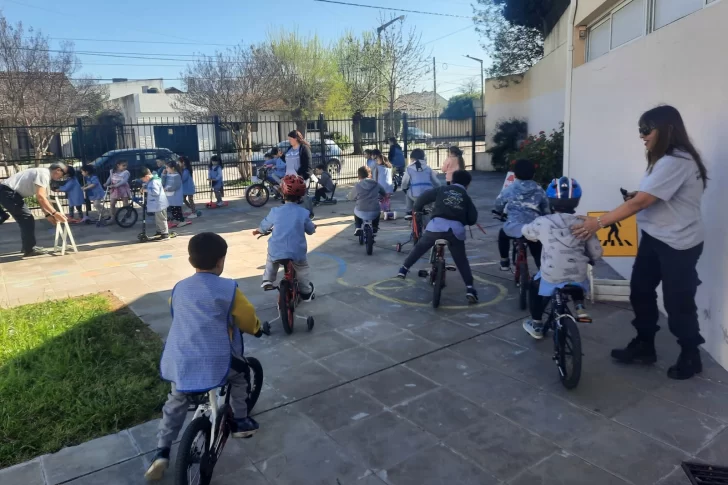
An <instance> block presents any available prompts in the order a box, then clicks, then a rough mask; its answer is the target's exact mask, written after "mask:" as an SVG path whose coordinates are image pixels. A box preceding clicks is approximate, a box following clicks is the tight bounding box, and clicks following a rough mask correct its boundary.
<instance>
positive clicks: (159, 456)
mask: <svg viewBox="0 0 728 485" xmlns="http://www.w3.org/2000/svg"><path fill="white" fill-rule="evenodd" d="M168 467H169V448H157V453H156V454H155V455H154V458H152V464H151V465H149V468H147V471H146V473H145V474H144V478H146V479H147V480H149V481H156V480H161V479H162V477H164V471H165V470H166V469H167V468H168Z"/></svg>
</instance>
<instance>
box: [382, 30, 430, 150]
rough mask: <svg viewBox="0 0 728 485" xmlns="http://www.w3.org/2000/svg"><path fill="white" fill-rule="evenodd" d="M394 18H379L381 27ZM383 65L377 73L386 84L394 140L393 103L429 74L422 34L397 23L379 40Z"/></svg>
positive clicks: (389, 118)
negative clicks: (406, 29)
mask: <svg viewBox="0 0 728 485" xmlns="http://www.w3.org/2000/svg"><path fill="white" fill-rule="evenodd" d="M394 19H395V17H394V16H392V17H389V18H387V17H385V16H381V17H380V22H381V23H382V24H384V23H386V22H389V21H392V20H394ZM377 43H378V46H379V48H380V49H381V57H382V62H381V63H379V65H378V66H377V72H378V74H379V76H380V79H381V81H382V83H383V84H384V88H385V89H384V98H385V101H386V104H387V108H388V110H389V116H388V121H389V128H388V134H387V135H388V136H394V103H395V101H396V100H397V97H398V96H399V95H400V93H402V92H403V91H406V90H409V89H413V88H414V87H415V86H416V84H417V82H418V81H419V80H420V79H421V78H422V76H424V75H425V74H427V73H428V72H429V58H428V56H427V55H425V47H424V45H423V44H422V34H420V33H418V32H417V29H416V28H414V27H413V28H411V29H409V30H408V31H405V28H404V26H403V23H402V22H395V23H394V24H393V25H392V26H391V27H389V28H388V29H386V30H384V31H383V32H382V33H381V34H380V37H379V38H378V40H377Z"/></svg>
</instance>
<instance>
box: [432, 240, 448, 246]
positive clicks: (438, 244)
mask: <svg viewBox="0 0 728 485" xmlns="http://www.w3.org/2000/svg"><path fill="white" fill-rule="evenodd" d="M435 245H436V246H440V245H443V246H447V245H448V242H447V239H438V240H437V241H435Z"/></svg>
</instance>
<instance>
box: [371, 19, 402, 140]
mask: <svg viewBox="0 0 728 485" xmlns="http://www.w3.org/2000/svg"><path fill="white" fill-rule="evenodd" d="M396 22H404V15H400V16H399V17H397V18H394V19H392V20H390V21H389V22H387V23H385V24H382V25H380V26H379V27H377V45H378V46H379V56H380V57H382V32H384V31H385V30H386V28H387V27H389V26H390V25H392V24H394V23H396ZM378 117H379V103H377V118H378ZM392 117H393V113H392V112H391V111H390V113H389V118H390V120H389V122H390V124H391V125H392V131H394V120H392V119H391V118H392ZM378 121H379V120H377V130H378V131H379V129H380V127H381V125H380V123H379V122H378ZM392 135H393V136H396V133H393V134H392ZM377 138H378V140H377V146H378V147H379V148H380V149H381V148H382V147H381V139H382V137H381V132H380V133H377Z"/></svg>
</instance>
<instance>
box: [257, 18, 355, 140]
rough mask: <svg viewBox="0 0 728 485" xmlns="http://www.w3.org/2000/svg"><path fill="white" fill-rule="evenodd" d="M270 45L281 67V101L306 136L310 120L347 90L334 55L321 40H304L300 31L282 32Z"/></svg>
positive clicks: (272, 37)
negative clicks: (330, 100)
mask: <svg viewBox="0 0 728 485" xmlns="http://www.w3.org/2000/svg"><path fill="white" fill-rule="evenodd" d="M269 42H270V46H271V50H272V52H273V54H274V56H275V58H276V62H277V65H278V68H279V76H280V85H281V91H280V92H281V100H282V101H283V102H284V103H285V105H286V106H287V107H288V109H289V110H290V111H291V115H292V116H293V119H294V121H295V122H296V129H297V130H298V131H300V132H301V133H303V134H305V133H306V126H307V121H308V120H310V119H313V118H314V117H315V116H316V114H317V113H318V112H321V111H323V109H324V107H325V106H326V103H327V101H328V100H329V99H330V98H332V97H336V96H337V95H338V94H341V93H340V91H341V90H342V89H343V83H342V82H341V78H340V76H339V73H338V71H337V66H336V59H335V57H334V53H333V51H332V50H331V49H329V48H327V47H326V46H325V45H323V43H322V42H321V40H320V39H319V38H318V37H316V36H313V37H309V38H303V37H301V36H299V35H298V33H296V32H280V33H279V34H277V35H273V36H271V38H270V39H269ZM337 90H339V91H338V92H337Z"/></svg>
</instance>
